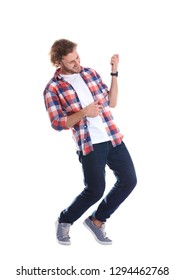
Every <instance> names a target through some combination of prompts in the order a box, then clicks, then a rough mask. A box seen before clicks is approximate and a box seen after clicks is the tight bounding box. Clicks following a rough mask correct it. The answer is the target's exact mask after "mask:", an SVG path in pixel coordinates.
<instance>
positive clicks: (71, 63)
mask: <svg viewBox="0 0 184 280" xmlns="http://www.w3.org/2000/svg"><path fill="white" fill-rule="evenodd" d="M80 70H81V66H80V58H79V55H78V53H77V51H76V49H74V51H73V52H72V53H69V54H67V55H66V56H64V57H63V59H62V61H61V73H62V74H64V75H70V74H76V73H79V72H80Z"/></svg>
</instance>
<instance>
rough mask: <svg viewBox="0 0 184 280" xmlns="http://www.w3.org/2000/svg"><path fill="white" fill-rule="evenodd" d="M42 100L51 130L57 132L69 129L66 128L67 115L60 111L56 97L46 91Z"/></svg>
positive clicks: (59, 104) (60, 107) (58, 100)
mask: <svg viewBox="0 0 184 280" xmlns="http://www.w3.org/2000/svg"><path fill="white" fill-rule="evenodd" d="M44 99H45V106H46V109H47V112H48V115H49V118H50V122H51V126H52V128H54V129H55V130H59V131H61V130H63V129H69V128H68V127H67V126H66V121H67V115H66V113H65V112H64V110H63V109H62V106H61V103H60V99H59V97H58V95H57V94H56V93H53V92H51V91H50V90H48V89H46V90H45V92H44Z"/></svg>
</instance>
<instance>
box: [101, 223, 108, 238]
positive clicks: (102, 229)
mask: <svg viewBox="0 0 184 280" xmlns="http://www.w3.org/2000/svg"><path fill="white" fill-rule="evenodd" d="M100 231H101V233H102V236H103V237H104V238H108V237H107V234H106V232H105V224H102V225H101V227H100Z"/></svg>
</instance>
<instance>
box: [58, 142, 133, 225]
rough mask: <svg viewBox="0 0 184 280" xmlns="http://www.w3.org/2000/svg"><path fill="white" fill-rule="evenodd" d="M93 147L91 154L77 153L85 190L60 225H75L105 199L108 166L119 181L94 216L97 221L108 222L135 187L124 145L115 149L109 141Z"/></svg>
mask: <svg viewBox="0 0 184 280" xmlns="http://www.w3.org/2000/svg"><path fill="white" fill-rule="evenodd" d="M93 146H94V151H93V152H91V153H90V154H88V155H85V156H84V155H83V154H82V152H79V153H78V155H79V161H80V162H81V164H82V168H83V174H84V184H85V188H84V190H83V191H82V192H81V193H80V194H79V195H78V196H77V197H76V198H75V199H74V201H73V202H72V203H71V205H70V206H69V207H68V208H66V209H65V210H63V211H62V212H61V214H60V219H59V222H60V223H71V224H73V223H74V222H75V221H76V220H77V219H78V218H79V217H80V216H81V215H82V214H83V213H84V212H85V211H86V210H87V209H88V208H89V207H90V206H92V205H93V204H94V203H96V202H97V201H98V200H99V199H100V198H102V196H103V193H104V190H105V167H106V165H108V166H109V168H110V169H111V170H112V171H113V173H114V175H115V178H116V182H115V184H114V186H113V187H112V189H111V190H110V191H109V193H108V194H107V195H106V196H105V197H104V198H103V200H102V201H101V202H100V204H99V206H98V208H97V210H96V211H95V212H93V214H92V215H93V216H94V217H95V218H96V219H98V220H99V221H102V222H105V221H106V219H108V218H109V217H110V216H111V214H112V213H113V212H114V211H115V210H116V209H117V208H118V207H119V206H120V204H121V203H122V202H123V201H124V200H125V199H126V198H127V197H128V195H129V194H130V193H131V191H132V190H133V189H134V187H135V186H136V183H137V179H136V174H135V169H134V165H133V162H132V159H131V157H130V154H129V152H128V150H127V148H126V146H125V144H124V142H122V143H121V145H118V146H116V147H113V146H112V144H111V142H110V141H109V142H103V143H99V144H94V145H93Z"/></svg>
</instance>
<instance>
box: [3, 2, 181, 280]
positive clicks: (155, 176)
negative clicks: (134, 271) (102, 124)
mask: <svg viewBox="0 0 184 280" xmlns="http://www.w3.org/2000/svg"><path fill="white" fill-rule="evenodd" d="M182 2H183V1H179V0H173V1H170V0H167V1H166V0H165V1H164V0H154V1H149V0H140V1H136V0H127V1H123V0H122V1H120V0H119V1H118V0H114V1H107V0H106V1H100V0H93V1H85V0H76V1H75V0H68V1H63V0H60V1H59V0H52V1H51V0H45V1H39V0H32V1H23V0H22V1H21V0H17V1H13V0H12V1H8V0H7V1H4V2H3V4H2V3H1V7H0V14H1V15H0V28H1V43H0V49H1V50H0V61H1V63H0V67H1V110H0V121H1V138H0V139H1V147H0V148H1V151H0V153H1V156H0V158H1V182H0V184H1V195H0V200H1V201H0V207H1V209H0V214H1V217H0V218H1V219H0V222H1V230H0V234H1V238H0V242H1V243H2V244H1V250H0V251H1V256H2V258H1V263H2V259H3V263H2V265H1V270H0V274H1V278H2V279H12V280H13V279H18V278H21V279H37V278H38V279H60V278H61V277H65V278H64V279H82V276H81V277H79V276H75V277H74V276H71V277H70V276H52V277H51V276H50V277H49V276H48V277H44V276H37V278H35V277H36V276H23V277H20V276H16V269H18V268H20V267H21V266H24V267H25V268H33V267H38V266H39V267H41V268H55V267H57V266H59V267H61V268H69V267H70V266H71V265H73V266H74V267H76V268H100V269H101V270H106V273H102V275H101V276H98V277H97V278H98V279H106V280H108V279H112V277H113V276H110V275H109V273H110V271H109V268H110V267H111V266H115V267H116V266H128V267H129V266H133V267H136V266H139V267H140V268H141V267H146V266H158V267H164V266H168V267H169V268H170V275H169V276H167V277H166V276H150V279H172V280H173V279H181V275H182V274H183V273H182V265H183V249H184V248H183V247H184V246H183V234H184V232H183V211H184V206H183V191H182V189H183V187H184V180H183V156H184V153H183V151H184V150H183V141H184V137H183V118H184V114H183V99H182V95H183V94H184V85H183V81H184V51H183V50H184V41H183V26H184V17H183V14H184V9H183V7H182ZM60 38H67V39H70V40H72V41H75V42H76V43H78V52H79V55H80V56H81V65H83V66H87V67H88V66H89V67H92V68H94V69H96V70H97V71H98V72H99V73H100V75H101V76H102V78H103V80H104V82H105V83H106V84H108V85H109V83H110V75H109V73H110V64H109V62H110V57H111V55H112V54H113V53H119V55H120V65H119V78H118V79H119V103H118V106H117V108H116V109H113V114H114V117H115V119H116V122H117V123H118V126H119V128H120V129H121V131H122V133H123V134H124V136H125V137H124V141H125V143H126V145H127V147H128V149H129V151H130V153H131V156H132V158H133V161H134V164H135V167H136V171H137V177H138V184H137V187H136V189H135V190H134V192H133V193H132V194H131V196H130V197H129V198H128V199H127V200H126V201H125V202H124V203H123V204H122V205H121V207H120V208H119V209H118V210H117V211H116V212H115V213H114V215H113V216H112V217H111V219H110V220H109V221H108V223H107V226H106V229H107V232H108V236H110V237H111V238H112V239H113V241H114V243H113V245H112V246H102V245H100V244H98V243H96V241H95V240H94V239H93V237H92V236H91V234H90V233H88V231H87V230H86V229H85V227H84V226H83V224H82V223H83V220H84V218H86V216H87V215H88V214H90V213H91V211H93V210H94V209H95V207H96V206H97V205H94V206H92V207H91V209H90V210H89V211H87V213H85V214H84V215H83V216H82V217H81V218H80V219H79V220H78V221H77V222H76V223H75V224H74V225H73V227H72V229H71V237H72V245H71V246H67V247H65V246H62V245H61V246H60V245H59V244H58V243H57V242H56V239H55V225H54V223H55V220H56V218H57V216H58V215H59V213H60V211H61V210H62V209H63V208H65V207H66V206H68V205H69V203H70V202H71V201H72V200H73V198H74V197H75V196H76V195H77V194H78V193H79V192H80V191H81V190H82V188H83V176H82V171H81V166H80V164H79V163H78V159H77V156H76V154H75V144H74V141H73V139H72V137H71V132H70V131H64V132H61V133H60V132H56V131H54V130H53V129H52V128H51V127H50V123H49V119H48V116H47V113H46V111H45V108H44V100H43V90H44V88H45V86H46V83H47V82H48V81H49V80H50V78H51V77H52V75H53V73H54V68H53V67H52V66H51V64H50V61H49V56H48V53H49V50H50V47H51V45H52V44H53V42H54V41H55V40H56V39H60ZM113 183H114V177H113V175H112V174H111V172H110V170H108V169H107V191H108V190H109V189H110V188H111V187H112V185H113ZM122 277H123V276H116V277H115V278H117V279H122ZM147 277H148V276H147ZM84 278H85V279H93V278H94V276H93V277H92V276H91V277H90V276H84V277H83V279H84ZM145 278H146V276H137V275H134V276H126V277H124V278H123V279H145Z"/></svg>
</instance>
